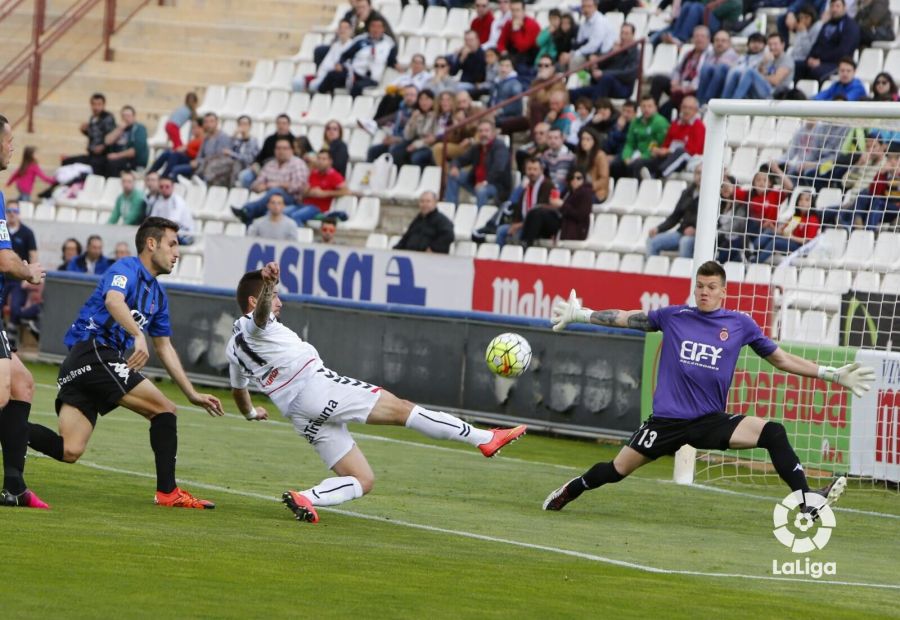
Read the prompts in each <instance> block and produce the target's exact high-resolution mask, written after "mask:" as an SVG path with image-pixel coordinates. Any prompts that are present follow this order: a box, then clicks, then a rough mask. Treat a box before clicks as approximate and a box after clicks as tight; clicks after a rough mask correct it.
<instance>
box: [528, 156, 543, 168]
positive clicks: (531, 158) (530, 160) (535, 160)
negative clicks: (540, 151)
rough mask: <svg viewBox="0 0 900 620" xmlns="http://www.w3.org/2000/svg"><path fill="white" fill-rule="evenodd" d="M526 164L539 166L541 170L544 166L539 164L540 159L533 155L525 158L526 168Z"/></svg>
mask: <svg viewBox="0 0 900 620" xmlns="http://www.w3.org/2000/svg"><path fill="white" fill-rule="evenodd" d="M528 164H538V165H539V166H541V168H543V167H544V164H543V163H542V162H541V160H540V158H538V157H535V156H534V155H530V156H528V157H526V158H525V166H527V165H528ZM523 167H524V166H523Z"/></svg>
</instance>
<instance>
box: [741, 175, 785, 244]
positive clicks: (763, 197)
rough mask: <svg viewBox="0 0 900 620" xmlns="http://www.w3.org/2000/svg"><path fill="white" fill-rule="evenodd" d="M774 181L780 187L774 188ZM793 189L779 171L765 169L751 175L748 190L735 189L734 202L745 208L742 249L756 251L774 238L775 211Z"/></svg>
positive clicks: (776, 219)
mask: <svg viewBox="0 0 900 620" xmlns="http://www.w3.org/2000/svg"><path fill="white" fill-rule="evenodd" d="M776 180H780V187H776ZM793 189H794V185H793V183H791V180H790V179H789V178H787V177H786V176H785V175H784V172H783V170H781V168H778V167H772V168H769V166H766V167H765V168H764V169H762V170H759V171H757V172H756V174H754V175H753V180H752V182H751V185H750V188H749V189H744V188H742V187H737V188H735V190H734V199H735V201H737V202H739V203H742V204H746V205H747V217H748V220H747V235H746V241H745V244H744V248H743V249H746V250H749V247H747V246H748V244H752V245H753V246H754V247H755V248H757V249H758V248H759V247H760V241H761V240H764V239H765V238H766V237H768V236H770V235H774V234H775V231H776V229H777V225H778V211H779V207H780V205H781V203H782V202H784V201H785V200H787V199H788V197H789V196H790V195H791V190H793Z"/></svg>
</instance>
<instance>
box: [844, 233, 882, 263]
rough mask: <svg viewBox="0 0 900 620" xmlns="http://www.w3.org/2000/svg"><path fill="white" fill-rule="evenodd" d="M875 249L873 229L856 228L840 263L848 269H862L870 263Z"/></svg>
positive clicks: (851, 234)
mask: <svg viewBox="0 0 900 620" xmlns="http://www.w3.org/2000/svg"><path fill="white" fill-rule="evenodd" d="M874 250H875V233H874V232H873V231H871V230H854V231H853V232H852V233H850V238H849V239H848V240H847V248H846V250H845V251H844V253H843V256H842V257H841V259H840V261H839V264H840V265H841V266H842V267H844V268H846V269H861V268H862V267H864V266H865V265H867V264H868V263H869V261H870V260H871V258H872V253H873V252H874Z"/></svg>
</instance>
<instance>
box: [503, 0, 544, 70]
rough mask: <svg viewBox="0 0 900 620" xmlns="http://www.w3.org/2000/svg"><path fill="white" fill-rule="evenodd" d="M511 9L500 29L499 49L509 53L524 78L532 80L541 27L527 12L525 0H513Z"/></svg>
mask: <svg viewBox="0 0 900 620" xmlns="http://www.w3.org/2000/svg"><path fill="white" fill-rule="evenodd" d="M509 10H510V20H509V21H508V22H506V24H505V25H504V26H503V29H502V30H501V31H500V38H499V39H497V51H499V52H500V53H501V54H507V55H509V57H510V58H511V59H512V61H513V66H514V67H515V69H516V72H517V73H518V74H519V75H520V76H522V78H523V79H526V80H528V81H530V79H531V77H533V75H534V61H535V58H537V51H538V46H537V37H538V35H539V34H540V32H541V27H540V25H538V23H537V21H535V19H534V18H532V17H529V16H528V15H526V14H525V3H524V2H523V0H512V1H511V2H510V4H509Z"/></svg>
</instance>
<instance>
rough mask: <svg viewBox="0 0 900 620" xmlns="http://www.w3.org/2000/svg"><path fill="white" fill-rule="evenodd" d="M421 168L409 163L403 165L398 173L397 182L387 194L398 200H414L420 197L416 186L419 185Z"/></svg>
mask: <svg viewBox="0 0 900 620" xmlns="http://www.w3.org/2000/svg"><path fill="white" fill-rule="evenodd" d="M420 175H421V169H420V168H419V167H418V166H413V165H411V164H407V165H405V166H401V168H400V172H399V174H398V175H397V182H396V183H395V184H394V187H392V188H391V189H390V190H389V191H388V192H386V194H387V196H389V197H391V198H394V199H396V200H413V199H416V198H417V197H418V194H416V188H417V187H418V186H419V177H420Z"/></svg>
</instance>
